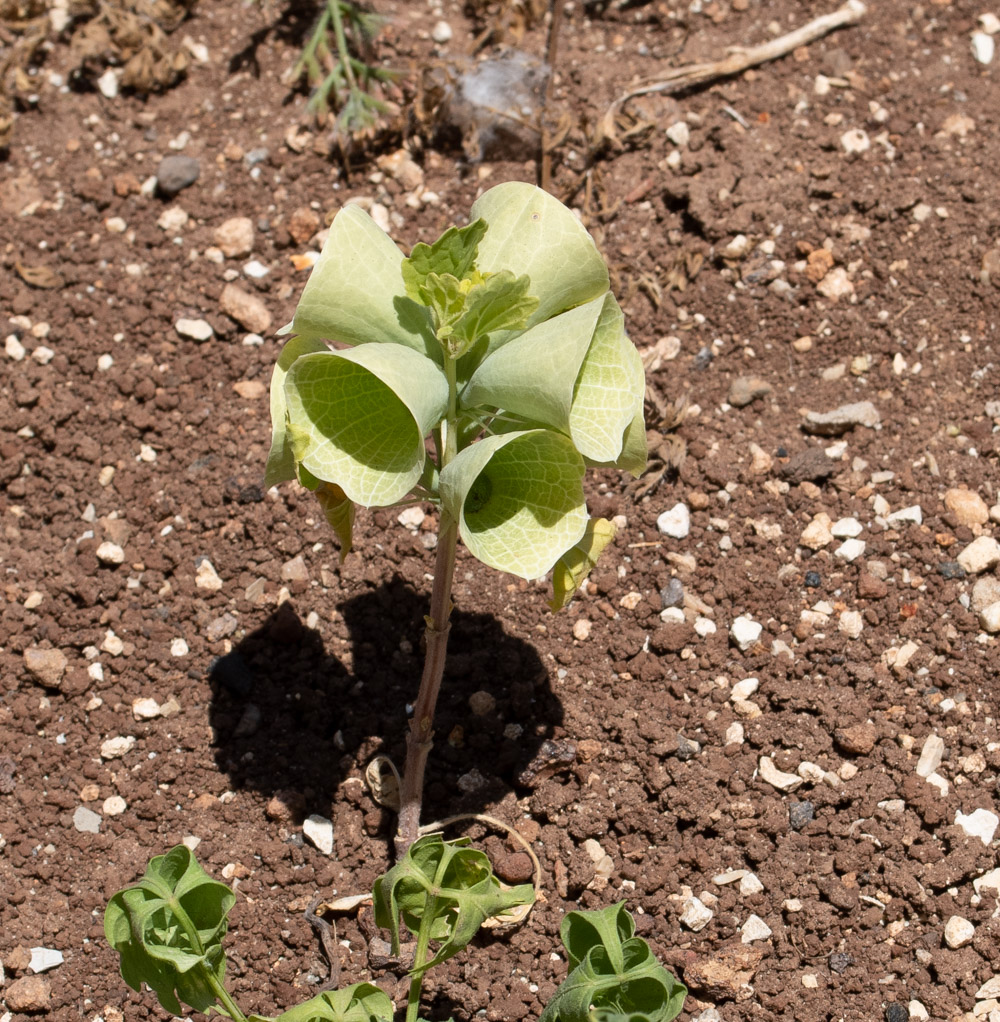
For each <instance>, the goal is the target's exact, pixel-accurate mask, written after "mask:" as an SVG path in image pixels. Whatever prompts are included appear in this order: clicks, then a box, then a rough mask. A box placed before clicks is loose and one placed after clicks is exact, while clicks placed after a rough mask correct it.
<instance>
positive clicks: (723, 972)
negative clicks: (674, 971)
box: [684, 945, 764, 1001]
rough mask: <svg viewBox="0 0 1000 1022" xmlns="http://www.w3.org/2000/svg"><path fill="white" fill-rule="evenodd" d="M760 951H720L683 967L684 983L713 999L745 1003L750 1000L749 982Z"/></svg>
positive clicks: (732, 949) (740, 949)
mask: <svg viewBox="0 0 1000 1022" xmlns="http://www.w3.org/2000/svg"><path fill="white" fill-rule="evenodd" d="M763 957H764V952H763V951H759V950H756V949H754V948H750V947H743V946H742V945H739V946H733V947H726V948H722V950H720V951H718V952H716V953H715V954H714V955H713V956H712V957H711V958H698V959H696V960H695V961H694V962H691V963H690V964H686V965H685V966H684V982H685V983H686V984H687V985H688V986H689V987H691V989H692V990H701V991H704V992H705V993H707V994H709V995H710V996H711V997H713V998H718V999H720V1000H726V1001H746V1000H748V999H749V998H751V997H753V986H752V985H751V982H752V980H753V977H754V974H755V973H756V971H757V967H758V966H759V965H760V961H761V959H762V958H763Z"/></svg>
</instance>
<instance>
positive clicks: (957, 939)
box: [944, 916, 976, 948]
mask: <svg viewBox="0 0 1000 1022" xmlns="http://www.w3.org/2000/svg"><path fill="white" fill-rule="evenodd" d="M975 935H976V928H975V926H973V925H972V923H970V922H969V920H968V919H963V918H962V917H961V916H952V917H951V918H950V919H949V920H948V922H946V923H945V924H944V941H945V943H946V944H947V945H948V947H950V948H960V947H965V945H966V944H971V943H972V939H973V937H975Z"/></svg>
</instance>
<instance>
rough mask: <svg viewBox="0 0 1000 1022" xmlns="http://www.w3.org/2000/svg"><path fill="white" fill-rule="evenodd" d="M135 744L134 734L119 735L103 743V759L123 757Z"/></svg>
mask: <svg viewBox="0 0 1000 1022" xmlns="http://www.w3.org/2000/svg"><path fill="white" fill-rule="evenodd" d="M134 745H135V736H134V735H118V736H116V737H115V738H108V739H106V740H105V741H103V742H102V743H101V759H121V758H122V756H124V755H125V754H126V753H128V752H131V751H132V748H133V746H134Z"/></svg>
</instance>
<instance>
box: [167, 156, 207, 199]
mask: <svg viewBox="0 0 1000 1022" xmlns="http://www.w3.org/2000/svg"><path fill="white" fill-rule="evenodd" d="M200 173H201V165H200V164H199V163H198V161H197V160H196V159H195V158H194V157H193V156H181V155H174V156H165V157H164V158H163V159H162V160H161V161H160V165H159V167H157V168H156V187H157V188H158V189H159V190H160V191H161V192H162V193H163V194H164V195H166V196H167V197H168V198H169V197H171V196H174V195H176V194H177V193H178V192H180V191H183V189H185V188H187V187H189V186H190V185H193V184H194V183H195V181H197V180H198V175H199V174H200Z"/></svg>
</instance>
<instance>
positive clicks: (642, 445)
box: [585, 408, 649, 479]
mask: <svg viewBox="0 0 1000 1022" xmlns="http://www.w3.org/2000/svg"><path fill="white" fill-rule="evenodd" d="M648 453H649V452H648V447H647V444H646V419H645V416H644V414H643V410H642V408H639V409H638V411H637V412H636V413H635V418H633V419H632V421H631V422H630V423H629V424H628V426H626V427H625V435H624V436H623V438H622V450H621V454H619V455H618V457H617V458H615V459H614V460H613V461H593V460H592V459H590V458H587V459H585V460H586V462H587V467H588V468H617V469H618V470H619V471H622V472H628V473H629V474H630V475H632V476H634V477H635V478H636V479H638V478H639V476H641V475H642V473H643V472H644V471H645V470H646V459H647V457H648Z"/></svg>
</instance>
